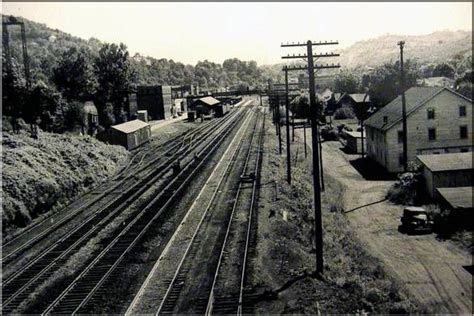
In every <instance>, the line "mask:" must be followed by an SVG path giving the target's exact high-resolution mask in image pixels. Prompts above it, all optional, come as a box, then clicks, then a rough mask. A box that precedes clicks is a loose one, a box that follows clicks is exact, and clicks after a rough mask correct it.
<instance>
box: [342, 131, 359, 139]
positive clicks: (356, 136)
mask: <svg viewBox="0 0 474 316" xmlns="http://www.w3.org/2000/svg"><path fill="white" fill-rule="evenodd" d="M344 133H345V134H347V135H349V136H350V137H353V138H362V132H353V131H344Z"/></svg>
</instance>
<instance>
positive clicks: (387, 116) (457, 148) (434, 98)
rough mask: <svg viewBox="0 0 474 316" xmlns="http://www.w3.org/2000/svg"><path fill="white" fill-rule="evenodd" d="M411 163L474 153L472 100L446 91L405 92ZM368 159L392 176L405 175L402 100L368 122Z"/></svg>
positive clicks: (425, 89)
mask: <svg viewBox="0 0 474 316" xmlns="http://www.w3.org/2000/svg"><path fill="white" fill-rule="evenodd" d="M405 98H406V111H407V130H408V135H407V136H408V161H415V159H416V156H417V155H423V154H442V153H454V152H467V151H472V149H473V143H472V141H473V139H472V135H473V133H472V114H473V113H472V100H470V99H468V98H466V97H464V96H462V95H460V94H458V93H456V92H455V91H453V90H451V89H449V88H446V87H413V88H410V89H408V90H407V91H406V92H405ZM365 126H366V131H367V155H368V156H369V157H370V158H372V159H373V160H375V161H376V162H378V163H379V164H380V165H382V166H384V167H385V168H386V169H387V170H388V171H389V172H401V171H403V129H402V101H401V96H398V97H397V98H396V99H395V100H393V101H392V102H390V103H389V104H387V105H386V106H384V107H383V108H381V109H380V110H379V111H378V112H376V113H375V114H374V115H372V116H371V117H370V118H369V119H367V120H366V122H365Z"/></svg>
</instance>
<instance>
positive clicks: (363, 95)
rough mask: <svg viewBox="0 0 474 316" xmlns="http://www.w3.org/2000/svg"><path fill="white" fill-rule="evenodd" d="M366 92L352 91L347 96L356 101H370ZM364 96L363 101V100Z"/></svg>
mask: <svg viewBox="0 0 474 316" xmlns="http://www.w3.org/2000/svg"><path fill="white" fill-rule="evenodd" d="M366 95H367V93H352V94H349V96H350V97H351V98H352V100H354V101H355V102H356V103H362V102H370V96H369V95H367V96H366ZM364 98H365V101H364Z"/></svg>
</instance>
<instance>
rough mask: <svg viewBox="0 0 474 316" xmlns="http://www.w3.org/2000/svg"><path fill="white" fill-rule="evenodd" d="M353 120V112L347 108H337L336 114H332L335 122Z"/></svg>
mask: <svg viewBox="0 0 474 316" xmlns="http://www.w3.org/2000/svg"><path fill="white" fill-rule="evenodd" d="M353 118H355V113H354V110H353V109H352V108H351V107H348V106H345V107H342V108H339V109H337V110H336V112H334V119H335V120H345V119H353Z"/></svg>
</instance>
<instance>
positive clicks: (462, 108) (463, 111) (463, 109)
mask: <svg viewBox="0 0 474 316" xmlns="http://www.w3.org/2000/svg"><path fill="white" fill-rule="evenodd" d="M459 116H466V106H465V105H460V106H459Z"/></svg>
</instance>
